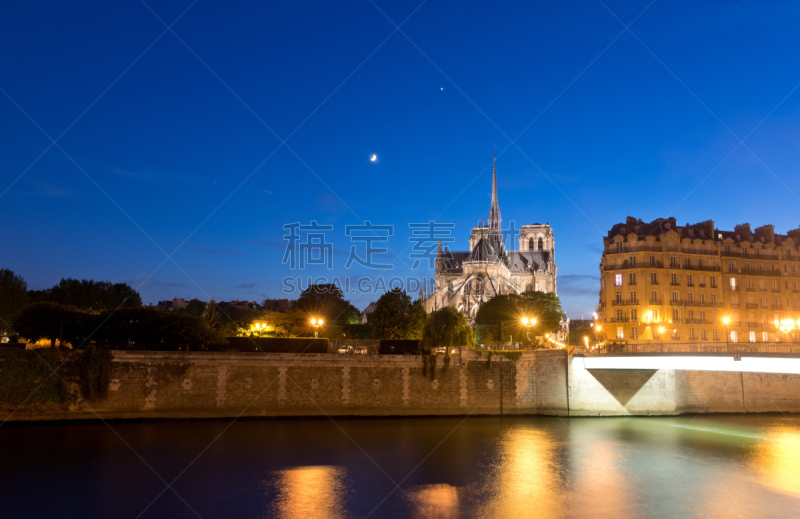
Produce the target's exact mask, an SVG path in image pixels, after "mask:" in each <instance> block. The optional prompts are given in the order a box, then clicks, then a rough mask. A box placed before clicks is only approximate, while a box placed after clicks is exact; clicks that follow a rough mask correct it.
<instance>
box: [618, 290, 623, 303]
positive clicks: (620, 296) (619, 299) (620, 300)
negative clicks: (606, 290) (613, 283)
mask: <svg viewBox="0 0 800 519" xmlns="http://www.w3.org/2000/svg"><path fill="white" fill-rule="evenodd" d="M617 303H622V292H617Z"/></svg>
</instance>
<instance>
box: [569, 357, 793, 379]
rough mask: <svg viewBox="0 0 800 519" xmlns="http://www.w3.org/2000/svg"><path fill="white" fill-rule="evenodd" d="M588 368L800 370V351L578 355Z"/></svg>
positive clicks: (743, 371)
mask: <svg viewBox="0 0 800 519" xmlns="http://www.w3.org/2000/svg"><path fill="white" fill-rule="evenodd" d="M581 361H582V367H583V369H587V370H623V369H624V370H661V369H668V370H680V371H727V372H737V373H739V372H742V373H782V374H791V375H797V374H800V353H760V352H742V353H692V352H665V353H627V354H626V353H607V354H586V355H581V354H578V355H575V356H574V357H573V360H572V362H573V364H574V363H581Z"/></svg>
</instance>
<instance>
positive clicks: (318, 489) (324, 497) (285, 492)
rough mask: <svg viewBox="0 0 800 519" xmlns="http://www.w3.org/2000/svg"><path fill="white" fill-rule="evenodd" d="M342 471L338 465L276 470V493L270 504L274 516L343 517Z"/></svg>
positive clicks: (299, 517) (326, 518) (343, 475)
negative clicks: (273, 500)
mask: <svg viewBox="0 0 800 519" xmlns="http://www.w3.org/2000/svg"><path fill="white" fill-rule="evenodd" d="M344 480H345V471H344V469H342V468H339V467H329V466H309V467H296V468H291V469H287V470H283V471H281V472H279V473H278V476H277V481H276V483H275V485H276V488H277V490H278V496H277V499H276V501H275V503H274V507H275V511H276V512H277V516H278V517H285V518H289V519H301V518H302V519H306V518H308V517H320V518H324V519H328V518H331V519H332V518H337V517H345V516H346V512H345V506H344V502H343V499H342V498H343V496H344V493H345V491H346V489H345V487H344Z"/></svg>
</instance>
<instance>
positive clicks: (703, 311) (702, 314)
mask: <svg viewBox="0 0 800 519" xmlns="http://www.w3.org/2000/svg"><path fill="white" fill-rule="evenodd" d="M700 320H701V321H705V320H706V311H705V310H700Z"/></svg>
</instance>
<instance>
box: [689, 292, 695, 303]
mask: <svg viewBox="0 0 800 519" xmlns="http://www.w3.org/2000/svg"><path fill="white" fill-rule="evenodd" d="M689 302H690V303H694V293H693V292H689Z"/></svg>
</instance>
